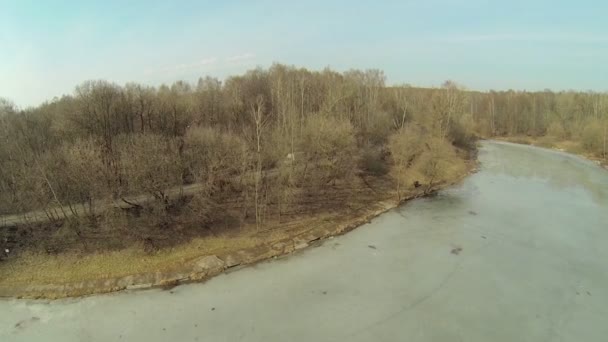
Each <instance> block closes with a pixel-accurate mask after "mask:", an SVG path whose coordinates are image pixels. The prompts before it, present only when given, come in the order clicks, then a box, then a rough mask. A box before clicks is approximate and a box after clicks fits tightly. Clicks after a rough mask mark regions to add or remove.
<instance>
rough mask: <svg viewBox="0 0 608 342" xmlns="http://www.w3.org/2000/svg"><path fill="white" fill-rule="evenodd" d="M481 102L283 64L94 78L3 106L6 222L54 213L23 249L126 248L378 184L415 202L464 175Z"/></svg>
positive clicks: (340, 197) (452, 91)
mask: <svg viewBox="0 0 608 342" xmlns="http://www.w3.org/2000/svg"><path fill="white" fill-rule="evenodd" d="M473 95H474V94H473ZM470 96H471V94H469V93H467V92H465V91H463V90H462V89H461V88H460V87H459V86H458V85H456V84H454V83H451V82H447V83H446V84H445V85H444V86H443V87H441V88H437V89H419V88H412V87H406V86H403V87H387V86H386V85H385V76H384V74H383V72H382V71H379V70H366V71H359V70H352V71H348V72H344V73H339V72H335V71H332V70H329V69H325V70H322V71H309V70H306V69H298V68H295V67H290V66H285V65H278V64H277V65H273V66H272V67H270V68H269V69H260V68H258V69H255V70H251V71H249V72H247V73H246V74H244V75H241V76H234V77H230V78H228V79H226V80H225V81H224V82H221V81H219V80H217V79H214V78H209V77H207V78H202V79H199V81H198V82H197V83H196V84H189V83H186V82H181V81H180V82H176V83H174V84H172V85H170V86H169V85H162V86H160V87H149V86H144V85H140V84H134V83H130V84H126V85H125V86H120V85H117V84H113V83H109V82H106V81H87V82H85V83H83V84H81V85H79V86H77V87H76V89H75V91H74V93H73V94H72V95H66V96H63V97H62V98H59V99H54V100H52V101H50V102H47V103H44V104H42V105H40V106H38V107H35V108H28V109H23V110H19V109H17V108H15V106H14V105H12V104H11V103H10V102H9V101H7V100H2V101H1V102H0V142H1V144H0V162H1V165H2V167H1V168H0V215H7V214H20V213H27V212H31V211H39V212H43V213H44V214H45V215H46V217H47V218H48V223H47V224H42V225H40V224H37V225H35V224H28V222H27V220H24V221H23V224H22V226H24V227H25V228H24V229H25V232H24V233H19V234H21V235H20V236H21V239H26V238H27V237H28V236H29V237H30V238H31V239H32V240H36V237H35V236H36V234H42V233H40V232H44V234H42V235H38V238H37V239H39V240H44V241H43V242H44V243H46V242H47V241H46V240H49V241H55V242H54V243H55V244H56V243H59V242H65V243H69V241H73V242H79V241H85V240H86V239H87V238H85V237H86V236H92V235H93V236H97V237H98V238H100V239H101V240H103V241H107V243H109V242H108V241H114V242H116V243H118V244H119V245H120V244H121V243H122V241H118V242H117V240H121V239H123V237H125V238H124V239H123V240H128V239H127V238H126V236H132V237H133V236H134V237H135V238H136V240H137V239H138V240H149V239H150V237H151V236H152V235H154V234H156V233H154V234H153V233H152V232H161V233H159V234H160V235H159V234H157V235H156V236H161V237H163V238H167V236H168V235H169V236H170V235H171V234H173V233H172V232H174V231H176V230H179V229H183V227H184V226H190V227H204V226H205V225H206V224H207V223H210V222H217V220H218V219H221V218H225V217H227V216H231V217H233V218H236V220H237V221H238V222H251V223H255V224H256V225H257V226H258V227H261V226H263V225H264V222H265V221H266V220H267V219H269V218H272V217H277V216H278V217H281V215H286V214H288V213H290V212H293V211H294V208H296V209H295V210H297V208H300V209H301V210H303V211H304V212H306V210H308V208H310V206H312V205H317V206H319V205H320V206H321V207H325V209H326V210H329V209H331V208H329V207H328V205H327V203H329V202H324V201H326V200H328V199H329V198H330V197H332V196H334V198H335V199H336V200H335V202H332V203H334V204H333V205H346V204H347V203H346V202H348V196H355V195H354V193H353V192H352V191H351V190H352V189H353V188H357V187H360V186H361V184H366V185H367V186H369V185H370V180H373V179H382V180H385V181H387V182H388V184H390V189H389V190H390V191H393V192H394V191H396V194H397V196H399V197H401V195H402V194H403V193H405V192H406V191H408V190H409V189H411V188H414V187H421V186H422V187H423V189H430V188H432V187H433V186H434V185H435V184H437V183H439V182H442V181H444V180H446V179H447V178H448V177H449V176H451V174H450V173H452V174H453V173H455V172H456V173H458V172H460V173H462V172H463V169H464V159H465V158H466V157H467V153H466V152H463V151H468V150H471V149H474V134H473V131H472V129H473V128H474V126H475V124H476V122H475V119H474V117H473V116H472V115H471V113H470V112H469V110H470V108H471V107H470V103H469V98H470ZM366 177H367V178H366ZM361 182H362V183H361ZM387 182H384V183H383V184H387ZM349 189H350V190H349ZM374 191H384V192H386V191H387V188H383V189H378V190H374ZM116 202H120V203H122V204H123V205H122V206H120V208H116V207H115V205H114V204H115V203H116ZM336 203H337V204H336ZM306 205H308V207H306ZM5 232H6V230H5ZM0 233H2V229H0ZM15 234H16V233H14V234H13V235H15ZM96 234H97V235H96ZM2 236H5V237H4V238H3V239H4V242H5V243H6V241H9V242H10V241H13V245H14V243H17V240H18V239H15V237H14V236H12V237H11V236H9V237H7V236H6V235H2ZM2 236H0V237H2ZM38 242H39V241H38ZM38 242H37V241H33V242H32V243H33V244H36V243H38ZM114 242H113V243H114ZM26 245H27V244H26ZM51 249H53V248H51Z"/></svg>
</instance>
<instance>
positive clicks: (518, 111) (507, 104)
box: [468, 90, 608, 159]
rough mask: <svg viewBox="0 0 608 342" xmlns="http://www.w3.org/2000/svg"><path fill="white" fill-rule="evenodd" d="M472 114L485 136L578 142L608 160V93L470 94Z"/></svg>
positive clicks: (519, 92) (469, 104)
mask: <svg viewBox="0 0 608 342" xmlns="http://www.w3.org/2000/svg"><path fill="white" fill-rule="evenodd" d="M468 98H469V100H468V106H469V109H468V112H469V113H471V114H472V117H473V121H474V122H475V127H474V129H475V130H476V131H477V132H479V133H480V134H481V135H483V136H487V137H492V136H506V137H517V136H527V137H533V138H541V140H542V139H544V140H545V141H546V142H547V143H548V144H549V145H550V144H551V143H552V142H560V141H572V142H575V143H578V144H579V145H580V148H581V149H582V152H586V153H588V154H591V155H594V156H595V157H598V158H603V159H607V158H608V145H607V143H608V141H607V137H608V94H606V93H597V92H574V91H565V92H558V93H555V92H551V91H548V90H547V91H542V92H525V91H502V92H494V91H491V92H487V93H481V92H469V94H468Z"/></svg>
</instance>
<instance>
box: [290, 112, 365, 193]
mask: <svg viewBox="0 0 608 342" xmlns="http://www.w3.org/2000/svg"><path fill="white" fill-rule="evenodd" d="M356 148H357V145H356V141H355V136H354V129H353V126H352V124H351V123H350V122H349V121H348V120H343V119H338V118H333V117H324V116H321V115H313V116H310V117H309V118H308V119H307V120H306V123H305V125H304V129H303V132H302V140H301V142H300V147H299V150H300V151H303V152H304V153H305V155H306V160H307V162H308V165H307V168H308V170H307V173H306V177H307V181H308V182H310V184H311V185H313V186H321V185H324V184H328V183H330V182H335V181H336V180H345V181H348V180H349V179H350V178H351V177H352V176H353V175H354V171H355V166H356V157H355V156H356Z"/></svg>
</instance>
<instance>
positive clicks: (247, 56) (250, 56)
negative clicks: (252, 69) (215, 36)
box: [226, 52, 255, 62]
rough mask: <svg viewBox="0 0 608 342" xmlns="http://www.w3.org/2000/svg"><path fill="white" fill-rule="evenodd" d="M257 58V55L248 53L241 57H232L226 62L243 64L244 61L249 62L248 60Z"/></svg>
mask: <svg viewBox="0 0 608 342" xmlns="http://www.w3.org/2000/svg"><path fill="white" fill-rule="evenodd" d="M254 58H255V54H253V53H251V52H246V53H243V54H240V55H235V56H230V57H228V58H226V61H228V62H242V61H247V60H251V59H254Z"/></svg>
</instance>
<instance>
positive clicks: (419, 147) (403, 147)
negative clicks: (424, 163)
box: [388, 125, 424, 198]
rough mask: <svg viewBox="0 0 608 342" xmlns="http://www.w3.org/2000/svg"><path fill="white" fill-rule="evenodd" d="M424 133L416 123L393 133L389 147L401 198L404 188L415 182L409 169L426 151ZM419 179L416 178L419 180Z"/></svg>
mask: <svg viewBox="0 0 608 342" xmlns="http://www.w3.org/2000/svg"><path fill="white" fill-rule="evenodd" d="M423 139H424V134H423V131H422V129H421V128H420V127H419V126H416V125H407V126H406V127H404V128H401V129H400V130H399V131H397V132H396V133H395V134H393V135H391V137H390V138H389V142H388V148H389V151H390V152H391V157H392V160H393V165H394V167H393V169H392V172H393V177H394V178H395V180H396V181H397V195H398V197H399V198H401V192H402V189H404V188H407V185H408V184H411V183H413V181H412V177H411V176H412V175H411V171H410V170H409V169H410V168H411V166H412V164H413V163H414V161H415V160H416V159H417V158H418V157H419V156H420V155H421V154H422V153H423V151H424V140H423ZM417 180H418V179H414V181H417Z"/></svg>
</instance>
